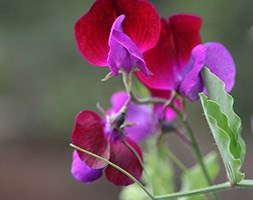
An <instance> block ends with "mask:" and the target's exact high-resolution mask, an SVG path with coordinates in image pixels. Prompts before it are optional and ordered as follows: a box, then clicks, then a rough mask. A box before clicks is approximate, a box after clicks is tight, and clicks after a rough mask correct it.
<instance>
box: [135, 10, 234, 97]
mask: <svg viewBox="0 0 253 200" xmlns="http://www.w3.org/2000/svg"><path fill="white" fill-rule="evenodd" d="M200 27H201V19H200V18H199V17H197V16H193V15H188V14H179V15H173V16H171V17H170V18H169V20H168V21H166V20H165V19H161V33H160V38H159V41H158V43H157V45H156V46H155V47H154V48H153V49H151V50H149V51H147V52H146V53H145V54H144V57H145V61H146V63H147V66H148V68H149V70H150V71H151V73H152V75H151V76H149V77H146V76H144V75H143V74H141V73H139V72H137V73H136V74H137V76H138V78H139V79H140V80H141V81H142V82H143V83H144V84H145V85H146V86H147V87H148V88H149V89H150V90H151V92H152V93H154V94H155V96H158V97H164V94H166V95H165V96H166V97H167V98H169V97H170V93H171V91H173V90H176V91H177V92H179V93H181V94H183V95H184V96H185V97H187V98H188V99H189V100H190V101H194V100H197V99H198V98H199V95H198V94H199V93H200V92H206V89H205V86H204V84H203V80H202V77H201V73H200V72H201V69H202V68H203V67H204V66H207V67H208V68H209V69H210V70H211V72H213V73H214V74H215V75H217V76H218V77H219V78H220V79H221V80H222V81H223V82H224V83H225V86H226V91H227V92H229V91H230V90H231V89H232V88H233V85H234V80H235V64H234V61H233V58H232V56H231V55H230V53H229V52H228V51H227V49H226V48H225V47H224V46H223V45H221V44H219V43H215V42H209V43H206V44H200V43H201V39H200V35H199V30H200Z"/></svg>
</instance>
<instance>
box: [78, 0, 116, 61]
mask: <svg viewBox="0 0 253 200" xmlns="http://www.w3.org/2000/svg"><path fill="white" fill-rule="evenodd" d="M115 10H116V5H115V3H114V0H97V1H95V2H94V3H93V5H92V6H91V8H90V10H89V11H88V12H87V13H86V14H85V15H83V16H82V17H81V18H80V19H79V20H78V21H77V22H76V24H75V37H76V42H77V46H78V48H79V51H80V52H81V54H82V55H83V57H84V58H86V59H87V61H88V62H89V63H91V64H93V65H97V66H106V65H107V62H106V59H107V55H108V52H109V46H108V38H109V34H110V30H111V26H112V24H113V22H114V20H115V18H116V17H115Z"/></svg>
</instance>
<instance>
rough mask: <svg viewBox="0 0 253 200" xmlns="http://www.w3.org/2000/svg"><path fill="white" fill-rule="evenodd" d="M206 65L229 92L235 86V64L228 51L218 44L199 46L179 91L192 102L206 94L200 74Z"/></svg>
mask: <svg viewBox="0 0 253 200" xmlns="http://www.w3.org/2000/svg"><path fill="white" fill-rule="evenodd" d="M204 65H206V66H207V67H208V68H209V69H210V70H211V72H212V73H214V74H215V75H216V76H218V77H219V78H220V79H221V80H222V81H223V82H224V83H225V87H226V91H227V92H229V91H231V89H232V88H233V86H234V82H235V74H236V69H235V63H234V60H233V58H232V56H231V54H230V53H229V52H228V50H227V49H226V48H225V47H224V46H223V45H222V44H219V43H216V42H209V43H206V44H205V45H197V46H196V47H195V48H194V49H193V51H192V57H191V60H190V62H189V63H188V65H187V66H188V68H189V69H190V68H191V71H190V72H189V73H188V74H187V75H186V76H185V78H184V80H183V81H182V83H181V85H180V89H179V91H180V92H181V93H182V94H183V95H184V96H186V97H187V98H188V99H189V100H190V101H194V100H197V99H198V98H199V95H198V94H199V93H200V92H203V91H204V92H205V93H206V89H205V87H204V84H203V80H202V78H201V74H200V72H201V69H202V68H203V67H204Z"/></svg>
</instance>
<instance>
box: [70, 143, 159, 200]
mask: <svg viewBox="0 0 253 200" xmlns="http://www.w3.org/2000/svg"><path fill="white" fill-rule="evenodd" d="M70 146H71V147H72V148H74V149H76V150H78V151H81V152H83V153H86V154H88V155H90V156H93V157H95V158H97V159H99V160H102V161H104V162H106V163H107V164H108V165H111V166H112V167H114V168H115V169H117V170H119V171H120V172H122V173H123V174H125V175H126V176H127V177H128V178H130V179H131V180H132V181H133V182H135V183H136V184H137V185H138V186H139V187H140V188H141V189H142V190H143V191H144V192H145V193H146V194H147V195H148V196H149V197H150V198H151V199H152V200H155V198H154V196H153V195H152V194H150V193H149V191H148V190H147V189H146V188H145V187H144V186H143V185H142V184H141V183H140V182H139V181H138V180H137V179H136V178H135V177H134V176H132V175H131V174H130V173H128V172H127V171H126V170H124V169H122V168H121V167H119V166H118V165H116V164H114V163H112V162H111V161H109V160H106V159H105V158H103V157H101V156H98V155H97V154H94V153H92V152H90V151H87V150H84V149H82V148H80V147H78V146H76V145H74V144H72V143H70Z"/></svg>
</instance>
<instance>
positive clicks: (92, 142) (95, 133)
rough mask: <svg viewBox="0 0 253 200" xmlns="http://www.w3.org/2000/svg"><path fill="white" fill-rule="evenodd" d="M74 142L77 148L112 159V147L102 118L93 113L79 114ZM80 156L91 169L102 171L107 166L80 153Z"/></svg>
mask: <svg viewBox="0 0 253 200" xmlns="http://www.w3.org/2000/svg"><path fill="white" fill-rule="evenodd" d="M72 142H73V144H75V145H76V146H78V147H80V148H82V149H85V150H87V151H90V152H92V153H95V154H97V155H99V156H101V157H103V158H105V159H109V157H110V145H109V142H108V140H107V138H106V137H105V135H104V130H103V125H102V123H101V119H100V117H99V116H98V115H97V114H96V113H95V112H93V111H89V110H85V111H81V112H80V113H78V115H77V117H76V120H75V127H74V130H73V133H72ZM78 155H79V157H80V159H81V160H82V161H84V162H85V163H86V164H87V165H88V166H89V167H91V168H93V169H100V168H103V167H105V166H106V165H107V164H106V163H105V162H103V161H101V160H99V159H96V158H94V157H92V156H89V155H87V154H85V153H83V152H80V151H78Z"/></svg>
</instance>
